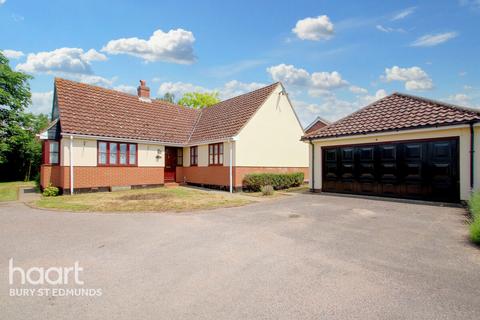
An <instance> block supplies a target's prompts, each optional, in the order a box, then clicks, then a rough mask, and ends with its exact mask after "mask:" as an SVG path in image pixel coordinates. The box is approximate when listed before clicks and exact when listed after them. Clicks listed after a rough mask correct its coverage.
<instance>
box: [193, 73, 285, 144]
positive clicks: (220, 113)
mask: <svg viewBox="0 0 480 320" xmlns="http://www.w3.org/2000/svg"><path fill="white" fill-rule="evenodd" d="M277 85H278V82H277V83H273V84H271V85H269V86H266V87H263V88H260V89H258V90H255V91H252V92H249V93H245V94H242V95H240V96H237V97H234V98H231V99H228V100H225V101H222V102H220V103H217V104H216V105H214V106H211V107H209V108H205V109H202V114H201V116H200V118H199V121H198V124H197V125H196V126H195V130H194V132H193V134H192V137H191V139H190V143H195V142H200V141H208V140H217V139H223V138H229V137H233V136H235V135H236V134H237V133H238V132H239V131H240V130H241V129H242V128H243V126H244V125H245V124H246V123H247V122H248V120H249V119H250V118H251V117H252V116H253V115H254V113H255V112H256V111H257V110H258V108H259V107H260V106H261V105H262V104H263V103H264V102H265V100H266V99H267V98H268V97H269V96H270V94H271V93H272V92H273V90H274V89H275V88H276V87H277Z"/></svg>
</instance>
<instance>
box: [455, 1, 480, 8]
mask: <svg viewBox="0 0 480 320" xmlns="http://www.w3.org/2000/svg"><path fill="white" fill-rule="evenodd" d="M459 3H460V5H461V6H467V7H470V8H471V9H474V10H476V9H480V0H459Z"/></svg>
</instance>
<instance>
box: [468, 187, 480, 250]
mask: <svg viewBox="0 0 480 320" xmlns="http://www.w3.org/2000/svg"><path fill="white" fill-rule="evenodd" d="M468 206H469V208H470V213H471V214H472V220H473V221H472V223H471V224H470V239H471V240H472V242H474V243H476V244H480V192H475V193H473V194H472V198H471V199H470V201H469V203H468Z"/></svg>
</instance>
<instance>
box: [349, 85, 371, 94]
mask: <svg viewBox="0 0 480 320" xmlns="http://www.w3.org/2000/svg"><path fill="white" fill-rule="evenodd" d="M348 90H350V92H352V93H356V94H367V93H368V90H367V89H365V88H361V87H357V86H350V87H349V88H348Z"/></svg>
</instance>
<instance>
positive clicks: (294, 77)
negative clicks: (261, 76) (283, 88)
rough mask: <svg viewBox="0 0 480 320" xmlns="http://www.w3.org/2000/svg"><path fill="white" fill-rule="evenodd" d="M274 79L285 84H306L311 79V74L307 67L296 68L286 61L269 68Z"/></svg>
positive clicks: (268, 70)
mask: <svg viewBox="0 0 480 320" xmlns="http://www.w3.org/2000/svg"><path fill="white" fill-rule="evenodd" d="M267 72H268V73H270V75H271V77H272V79H273V80H274V81H281V82H283V84H285V85H294V86H304V85H307V84H308V82H309V81H310V74H309V73H308V72H307V71H306V70H305V69H300V68H295V67H294V66H293V65H286V64H284V63H282V64H279V65H276V66H272V67H269V68H267Z"/></svg>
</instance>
